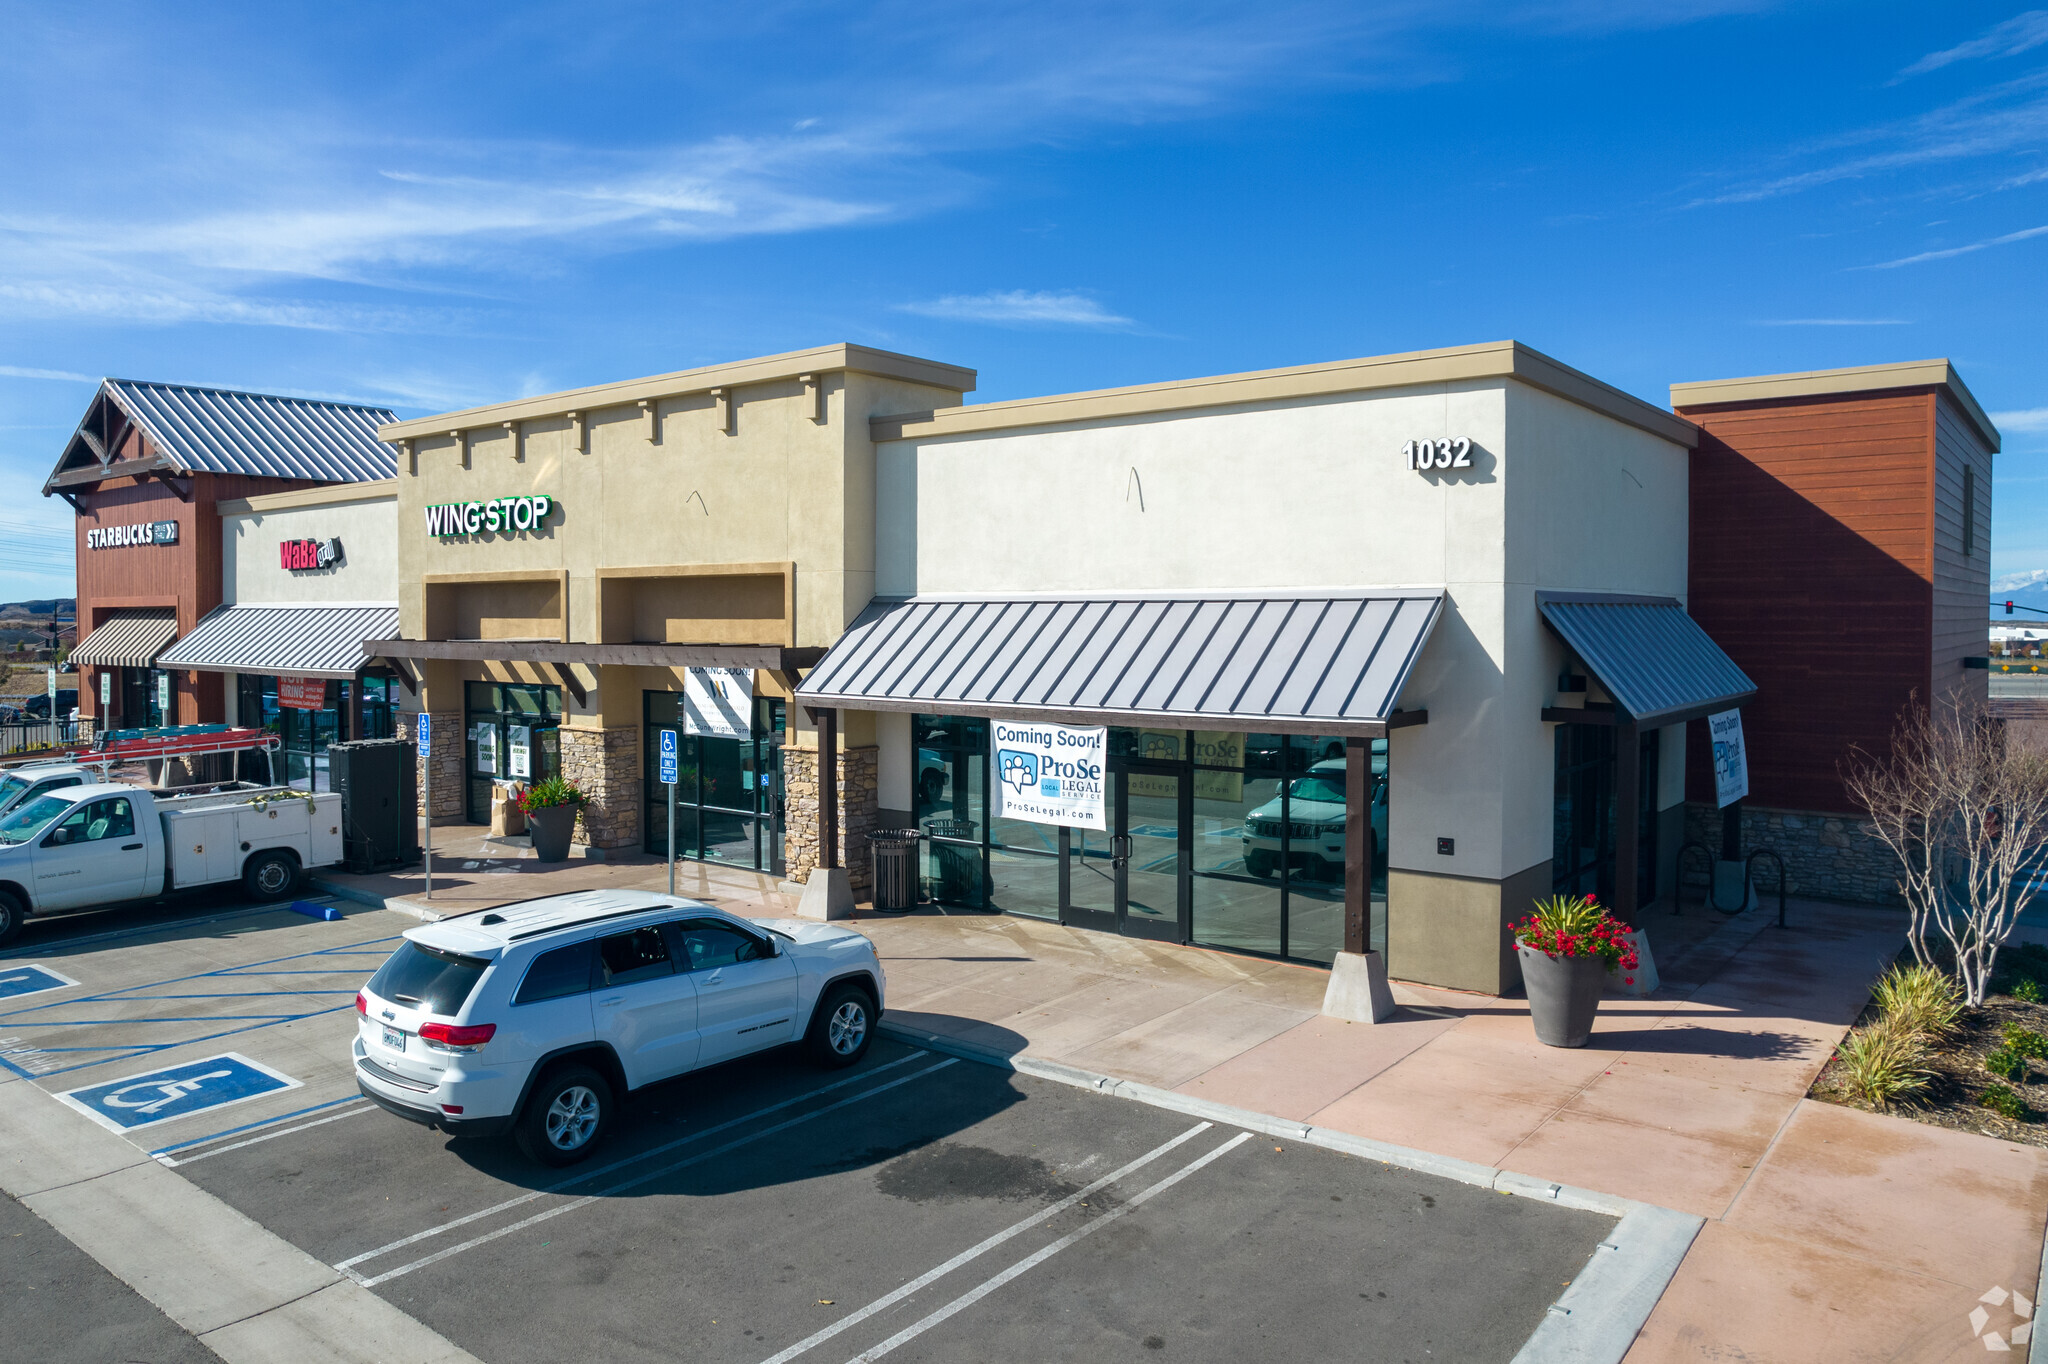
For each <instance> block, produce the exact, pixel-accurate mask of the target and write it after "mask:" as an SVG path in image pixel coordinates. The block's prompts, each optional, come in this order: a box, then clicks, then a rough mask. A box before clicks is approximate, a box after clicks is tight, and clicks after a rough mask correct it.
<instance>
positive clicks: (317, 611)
mask: <svg viewBox="0 0 2048 1364" xmlns="http://www.w3.org/2000/svg"><path fill="white" fill-rule="evenodd" d="M397 633H398V607H397V605H396V604H385V603H381V602H378V603H355V604H349V605H333V604H327V603H321V604H298V603H290V604H271V603H259V602H245V603H238V604H236V605H233V606H222V607H219V608H216V609H215V610H214V611H213V612H211V613H210V614H209V615H208V616H207V617H206V619H204V620H202V621H200V622H199V624H197V625H195V626H193V627H192V633H191V634H189V635H187V636H185V637H184V638H183V639H181V640H179V641H178V643H177V646H176V647H175V648H172V649H169V650H166V651H165V653H164V655H163V657H162V659H161V660H160V664H159V666H161V667H165V668H191V669H194V670H196V671H198V672H213V673H269V674H280V675H285V676H294V677H340V678H349V677H354V676H355V675H356V674H357V673H358V672H361V671H362V668H363V664H364V662H365V661H366V660H365V658H364V656H363V641H364V640H366V639H383V638H385V637H387V636H390V635H395V634H397Z"/></svg>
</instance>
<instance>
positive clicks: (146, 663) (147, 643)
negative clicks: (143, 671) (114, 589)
mask: <svg viewBox="0 0 2048 1364" xmlns="http://www.w3.org/2000/svg"><path fill="white" fill-rule="evenodd" d="M177 637H178V621H177V617H176V616H174V615H173V614H172V613H171V609H170V608H169V607H167V606H166V607H161V608H158V607H149V608H127V609H123V610H120V611H116V612H114V614H113V615H111V616H109V617H108V618H107V619H105V620H103V621H101V622H100V623H99V624H98V625H95V626H94V627H93V628H92V631H91V632H90V633H89V634H87V635H86V637H85V638H84V639H81V640H79V641H78V647H77V648H76V649H73V650H72V651H71V661H72V662H73V663H76V664H80V665H82V666H84V667H89V668H154V667H155V666H156V665H157V664H156V657H157V654H158V653H160V652H162V650H163V647H164V645H166V644H169V643H170V642H171V641H172V640H174V639H176V638H177Z"/></svg>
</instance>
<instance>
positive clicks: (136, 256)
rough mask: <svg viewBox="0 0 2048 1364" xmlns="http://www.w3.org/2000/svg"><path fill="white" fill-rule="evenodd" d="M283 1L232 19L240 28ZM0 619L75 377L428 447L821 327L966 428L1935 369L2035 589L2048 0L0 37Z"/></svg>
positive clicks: (2047, 492)
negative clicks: (966, 413)
mask: <svg viewBox="0 0 2048 1364" xmlns="http://www.w3.org/2000/svg"><path fill="white" fill-rule="evenodd" d="M259 16H260V17H259ZM0 20H4V31H5V32H7V33H8V35H9V39H8V42H7V43H6V44H5V46H4V49H0V128H5V129H6V132H5V133H4V134H0V186H5V188H4V189H0V600H5V599H12V598H18V597H24V596H34V595H48V594H50V593H52V592H58V591H64V592H68V591H69V590H70V586H69V576H68V575H69V544H70V541H69V538H68V527H67V523H66V517H67V516H68V512H67V511H66V509H65V508H64V507H63V505H62V503H60V502H57V501H56V500H54V499H43V498H41V497H39V496H38V495H37V490H38V489H39V487H40V483H41V480H42V478H43V476H44V475H45V473H46V472H47V471H48V469H49V467H50V465H51V463H52V462H53V461H54V459H55V458H56V456H57V454H58V452H59V449H60V446H61V443H62V441H63V440H64V438H65V436H66V435H67V434H68V433H69V431H70V429H71V427H72V426H73V425H74V424H75V423H76V421H77V419H78V417H79V415H80V413H81V412H82V410H83V407H84V404H85V402H86V400H87V399H88V398H89V396H90V394H91V391H92V389H91V384H92V382H93V381H94V380H96V379H97V378H98V377H99V376H100V375H103V374H114V375H120V376H123V377H128V378H142V379H162V380H171V381H178V382H189V383H202V384H220V385H228V386H234V387H241V388H251V389H257V390H263V391H269V392H279V393H302V394H317V395H324V396H334V397H342V398H348V399H353V400H361V401H369V402H375V403H379V404H383V405H388V406H391V407H393V408H395V409H397V410H398V411H399V412H400V414H401V415H416V414H423V413H427V412H434V411H440V410H444V409H447V408H453V407H458V406H464V405H468V404H474V403H481V402H488V401H492V400H495V399H500V398H506V397H512V396H516V395H519V394H524V393H536V392H545V391H549V390H552V389H558V388H565V387H571V386H574V385H578V384H587V383H595V382H600V381H604V380H609V379H618V378H626V377H631V376H635V375H641V374H652V373H660V372H663V371H666V370H672V369H680V368H684V367H686V366H691V365H698V364H708V363H712V362H715V361H719V360H726V359H734V358H739V357H743V356H748V355H756V354H765V353H770V352H774V351H780V350H790V349H795V348H798V347H802V346H809V345H816V344H822V343H826V342H831V341H840V340H848V341H858V342H864V343H867V344H871V345H877V346H883V347H887V348H890V349H894V350H902V351H909V352H912V353H916V354H921V355H929V356H932V357H934V358H937V359H942V360H947V361H952V362H955V363H958V364H964V365H970V366H973V367H975V368H977V369H979V370H980V371H981V376H982V387H981V389H980V391H979V393H977V394H976V395H974V398H975V399H977V400H993V399H1000V398H1007V397H1017V396H1022V395H1027V394H1034V393H1048V392H1059V391H1063V390H1069V389H1077V388H1095V387H1104V386H1110V385H1116V384H1127V383H1137V382H1143V381H1146V380H1155V379H1168V378H1180V377H1186V376H1191V375H1198V374H1209V373H1220V372H1227V371H1232V370H1243V369H1259V368H1268V367H1272V366H1278V365H1287V364H1298V363H1306V362H1311V361H1317V360H1328V359H1336V358H1340V357H1345V356H1354V355H1370V354H1376V353H1381V352H1387V351H1401V350H1414V349H1420V348H1424V347H1430V346H1444V345H1455V344H1459V343H1464V342H1472V341H1482V340H1493V339H1498V338H1501V337H1509V336H1512V337H1515V338H1518V339H1520V340H1523V341H1525V342H1528V343H1529V344H1531V345H1534V346H1537V347H1539V348H1540V349H1543V350H1546V351H1548V352H1550V353H1552V354H1554V355H1556V356H1558V357H1559V358H1560V359H1563V360H1565V361H1566V362H1567V363H1569V364H1572V365H1575V366H1577V367H1579V368H1581V369H1584V370H1587V371H1589V372H1590V373H1592V374H1594V375H1597V376H1598V377H1600V378H1602V379H1605V380H1607V381H1608V382H1610V383H1613V384H1616V385H1619V386H1620V387H1622V388H1625V389H1627V390H1629V391H1630V392H1633V393H1636V394H1638V395H1640V396H1642V397H1644V398H1646V399H1649V400H1650V401H1653V402H1657V403H1659V404H1662V403H1664V402H1665V401H1666V400H1667V396H1668V395H1667V392H1666V390H1667V387H1668V385H1669V384H1671V383H1672V382H1673V381H1681V380H1689V379H1706V378H1721V377H1727V376H1732V375H1738V374H1750V373H1768V372H1774V371H1782V370H1796V369H1817V368H1826V367H1833V366H1838V365H1855V364H1869V363H1876V362H1880V361H1885V360H1897V359H1918V358H1924V357H1929V356H1937V355H1946V356H1949V357H1950V358H1952V359H1953V360H1954V361H1955V362H1956V364H1957V365H1958V367H1959V368H1960V370H1961V372H1962V373H1963V375H1964V377H1965V379H1966V380H1967V382H1968V383H1969V384H1970V385H1971V387H1972V388H1973V389H1974V391H1975V392H1976V394H1977V396H1978V398H1979V399H1980V400H1981V401H1982V402H1983V403H1984V405H1985V406H1986V407H1987V408H1989V409H1991V410H1992V411H1993V412H1994V413H1996V414H1998V417H1999V421H2000V424H2001V427H2002V429H2003V430H2004V433H2005V436H2006V453H2005V454H2004V455H2003V456H2001V457H2000V461H1999V464H1998V480H1997V515H1996V518H1995V523H1994V532H1993V548H1992V558H1993V567H1994V570H1995V571H1997V572H1999V573H2006V572H2013V571H2019V570H2027V569H2035V568H2048V466H2044V461H2043V460H2042V459H2041V455H2042V454H2043V453H2048V363H2044V362H2048V332H2044V328H2043V326H2042V323H2041V319H2042V318H2043V316H2044V308H2043V303H2044V297H2043V295H2044V290H2043V282H2044V280H2048V270H2044V262H2048V11H2022V10H2019V9H2017V8H2014V7H2012V6H1982V5H1970V4H1954V5H1944V6H1924V5H1915V6H1908V5H1875V4H1869V3H1862V4H1849V3H1825V4H1808V5H1771V4H1765V3H1743V2H1742V0H1669V2H1668V3H1663V4H1652V5H1641V4H1624V3H1609V2H1608V0H1531V2H1518V0H1489V2H1488V3H1470V4H1460V3H1456V2H1455V0H1430V2H1429V3H1397V4H1382V5H1370V6H1355V7H1331V6H1323V5H1294V4H1286V3H1281V4H1273V3H1268V4H1263V5H1257V6H1253V5H1243V4H1239V5H1214V4H1203V3H1199V2H1198V0H1196V2H1190V0H1182V3H1176V4H1171V5H1168V4H1161V5H1156V6H1145V5H1125V6H1108V5H1100V4H1069V3H1062V2H1061V0H1033V2H1032V3H1003V2H1002V0H990V2H987V3H980V4H974V5H967V4H959V5H944V4H927V5H906V4H894V3H880V4H868V5H859V6H852V5H826V4H808V3H752V4H747V5H734V6H713V5H694V6H687V7H686V6H633V5H625V4H601V3H591V2H590V0H585V2H584V3H579V4H575V5H561V6H547V5H530V4H529V5H520V4H491V5H484V4H446V5H439V6H410V5H409V6H402V7H401V6H380V5H375V4H359V5H350V6H331V5H320V6H312V5H295V4H289V3H273V4H271V5H268V6H265V7H262V8H261V9H260V10H257V9H251V8H250V7H247V6H239V5H237V6H209V5H204V4H189V5H184V6H178V7H165V6H154V5H149V6H145V5H133V6H123V5H99V6H94V7H92V8H91V9H90V11H87V10H86V9H84V8H70V7H51V6H41V5H27V4H16V3H11V2H9V3H0Z"/></svg>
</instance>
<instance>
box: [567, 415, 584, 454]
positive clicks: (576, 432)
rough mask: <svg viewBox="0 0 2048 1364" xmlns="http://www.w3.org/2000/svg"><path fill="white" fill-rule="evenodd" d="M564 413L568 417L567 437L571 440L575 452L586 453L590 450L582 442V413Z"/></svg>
mask: <svg viewBox="0 0 2048 1364" xmlns="http://www.w3.org/2000/svg"><path fill="white" fill-rule="evenodd" d="M564 415H566V416H567V417H568V418H569V439H570V441H571V442H573V445H574V449H575V451H576V453H577V454H579V455H583V454H588V453H589V452H590V451H589V447H588V446H587V445H586V444H585V443H584V425H583V414H582V413H581V412H569V413H565V414H564Z"/></svg>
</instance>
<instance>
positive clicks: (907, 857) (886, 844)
mask: <svg viewBox="0 0 2048 1364" xmlns="http://www.w3.org/2000/svg"><path fill="white" fill-rule="evenodd" d="M922 836H923V834H922V831H921V830H918V829H877V830H876V831H875V832H873V833H871V834H869V835H868V847H869V850H870V851H871V852H872V853H873V855H874V859H875V908H876V909H878V910H880V911H882V912H883V913H885V914H902V913H904V912H905V911H907V910H911V909H914V908H916V907H917V840H918V839H919V838H920V837H922Z"/></svg>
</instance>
